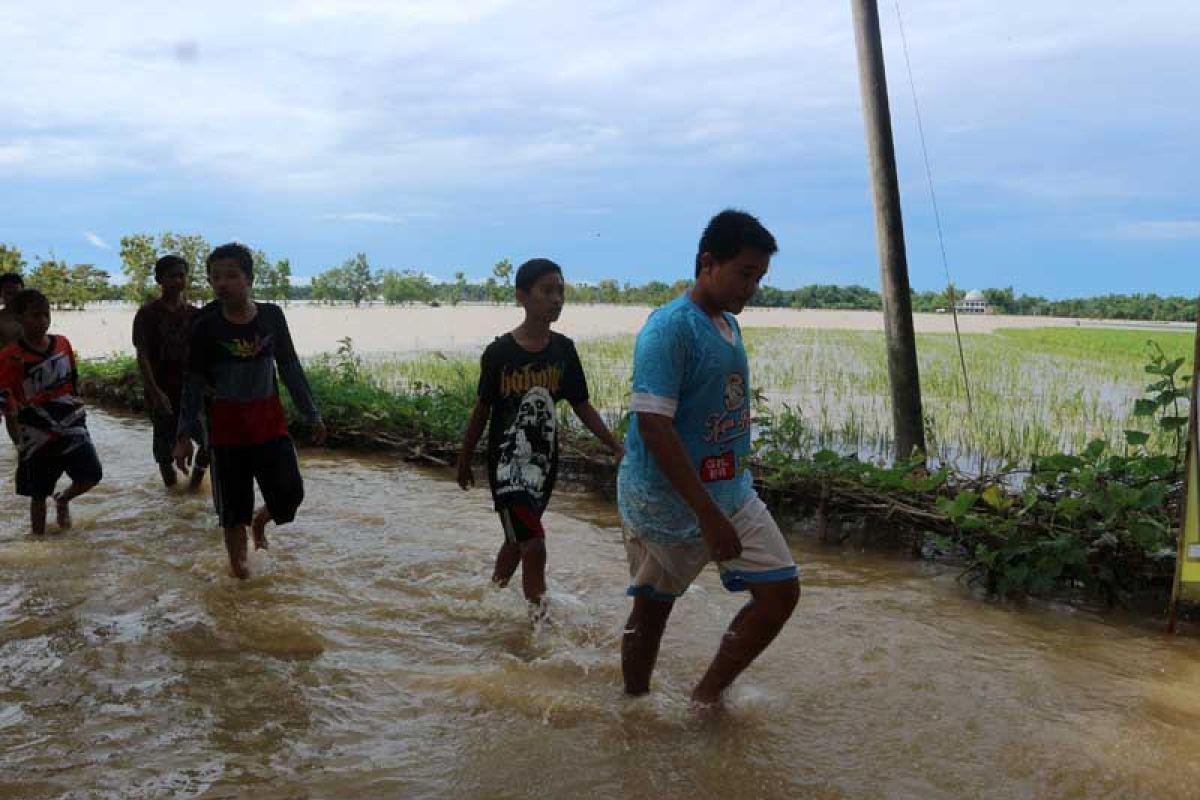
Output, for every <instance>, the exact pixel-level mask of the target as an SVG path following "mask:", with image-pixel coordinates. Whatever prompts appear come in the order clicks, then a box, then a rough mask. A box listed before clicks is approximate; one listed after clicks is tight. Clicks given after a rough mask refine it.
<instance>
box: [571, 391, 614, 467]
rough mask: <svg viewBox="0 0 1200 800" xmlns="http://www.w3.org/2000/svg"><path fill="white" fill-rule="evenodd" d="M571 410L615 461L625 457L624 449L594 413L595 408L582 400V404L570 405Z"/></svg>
mask: <svg viewBox="0 0 1200 800" xmlns="http://www.w3.org/2000/svg"><path fill="white" fill-rule="evenodd" d="M571 408H572V410H574V412H575V416H577V417H579V421H580V422H582V423H583V424H584V426H585V427H586V428H587V429H588V430H589V431H591V432H592V433H593V434H594V435H595V437H596V438H597V439H599V440H600V441H601V442H603V444H604V446H605V447H607V448H608V450H609V452H610V453H612V454H613V456H615V457H616V459H617V461H620V460H621V458H622V457H624V455H625V448H624V447H622V446H621V443H620V442H618V441H617V438H616V437H615V436H613V435H612V431H610V430H609V429H608V426H607V425H605V424H604V420H603V419H601V417H600V413H599V412H598V411H596V409H595V407H594V406H593V405H592V404H591V403H590V402H589V401H587V400H584V401H583V402H582V403H576V404H574V405H572V406H571Z"/></svg>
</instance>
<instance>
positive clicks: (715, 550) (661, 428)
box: [631, 411, 742, 561]
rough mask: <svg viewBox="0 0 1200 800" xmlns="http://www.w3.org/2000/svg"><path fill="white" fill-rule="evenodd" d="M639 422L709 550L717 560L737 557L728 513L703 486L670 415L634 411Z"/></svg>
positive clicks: (737, 541)
mask: <svg viewBox="0 0 1200 800" xmlns="http://www.w3.org/2000/svg"><path fill="white" fill-rule="evenodd" d="M631 424H633V425H637V426H638V432H639V433H640V434H641V435H642V441H644V442H645V443H646V448H647V449H648V450H649V451H650V454H651V455H652V456H654V460H655V462H656V463H657V464H658V468H659V469H660V470H662V473H663V475H665V476H666V478H667V480H668V481H670V483H671V486H672V487H674V489H675V491H676V492H678V493H679V496H680V497H682V498H683V500H684V502H686V503H687V504H688V505H689V506H691V509H692V511H693V512H694V513H695V514H696V519H697V520H698V521H699V523H700V533H701V534H702V535H703V536H704V541H705V542H706V543H707V544H708V549H709V550H710V551H712V555H713V558H714V559H715V560H717V561H727V560H729V559H731V558H737V557H738V556H739V555H741V552H742V543H741V540H740V539H738V535H737V531H736V530H735V529H734V527H733V523H732V522H730V521H729V517H727V516H725V512H724V511H722V510H721V507H720V506H718V505H717V504H716V502H714V501H713V499H712V495H710V494H709V493H708V490H707V489H705V488H704V484H703V483H701V481H700V476H699V475H697V474H696V473H695V472H694V471H693V470H692V467H691V457H690V456H689V455H688V452H687V448H685V447H684V445H683V440H682V439H681V438H679V433H678V431H676V430H675V422H674V420H673V419H671V417H668V416H664V415H662V414H650V413H647V412H645V411H639V412H637V413H636V414H634V417H633V420H632V423H631Z"/></svg>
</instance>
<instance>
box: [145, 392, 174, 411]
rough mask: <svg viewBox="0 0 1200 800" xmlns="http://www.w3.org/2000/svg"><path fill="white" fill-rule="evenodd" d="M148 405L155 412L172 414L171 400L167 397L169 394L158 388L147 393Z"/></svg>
mask: <svg viewBox="0 0 1200 800" xmlns="http://www.w3.org/2000/svg"><path fill="white" fill-rule="evenodd" d="M146 403H147V405H149V406H150V408H151V409H152V410H154V411H162V412H165V413H167V414H170V413H171V411H172V409H171V399H170V398H169V397H167V393H166V392H164V391H163V390H162V389H159V388H158V387H157V386H156V387H154V388H152V389H150V390H149V391H147V392H146Z"/></svg>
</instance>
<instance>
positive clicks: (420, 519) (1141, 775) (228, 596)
mask: <svg viewBox="0 0 1200 800" xmlns="http://www.w3.org/2000/svg"><path fill="white" fill-rule="evenodd" d="M91 426H92V430H93V432H94V435H95V438H96V442H97V446H98V448H99V450H100V453H101V456H102V458H103V460H104V464H105V469H106V478H105V482H104V483H103V484H102V485H101V486H100V488H98V489H97V490H96V491H95V492H94V493H93V494H92V495H89V496H88V497H86V498H83V499H81V500H80V501H79V502H78V503H77V504H76V512H75V515H76V520H77V527H76V529H75V530H73V531H71V532H69V533H67V534H65V535H55V536H48V537H46V538H44V539H40V540H36V539H32V538H30V537H28V536H26V535H25V529H24V519H25V506H24V504H23V503H21V502H20V501H19V500H18V498H16V497H14V496H13V494H12V481H11V475H12V471H13V457H12V452H11V449H10V448H5V450H4V453H3V454H2V455H0V475H2V476H3V477H2V478H0V797H3V798H21V799H22V800H40V798H143V797H145V798H159V797H162V798H167V797H170V798H192V797H195V798H233V797H253V798H255V800H269V799H270V798H354V799H355V800H368V799H369V798H426V797H447V798H451V797H452V798H519V797H536V798H571V800H579V799H580V798H637V799H640V798H646V800H669V799H670V798H731V797H752V798H975V797H981V798H1027V797H1038V798H1096V797H1113V798H1117V797H1120V798H1129V797H1153V798H1194V797H1196V796H1198V795H1200V766H1198V764H1200V760H1198V759H1197V758H1196V754H1197V753H1200V658H1198V657H1200V647H1198V646H1197V643H1196V642H1195V641H1194V640H1192V639H1189V638H1177V639H1170V638H1166V637H1164V636H1162V635H1161V634H1160V633H1159V632H1158V631H1157V630H1154V629H1152V628H1149V627H1146V626H1139V625H1137V624H1134V623H1132V622H1129V621H1124V620H1115V619H1113V618H1104V617H1098V616H1093V615H1090V614H1086V613H1083V612H1079V611H1072V610H1070V609H1065V608H1046V607H1041V608H1038V609H1032V610H1013V609H1010V608H1004V607H998V606H995V605H991V604H988V603H985V602H982V601H981V600H980V599H978V598H977V597H975V596H973V595H972V594H970V593H969V592H967V591H966V590H964V589H963V588H962V587H961V586H960V585H959V584H957V583H956V582H955V580H954V575H953V573H950V572H946V571H944V570H943V569H941V568H933V567H929V566H924V565H921V564H917V563H911V562H906V561H897V560H892V559H889V558H885V557H882V556H878V555H870V554H861V553H845V552H841V551H833V550H827V549H821V548H819V547H817V546H815V545H813V544H811V543H810V542H809V541H808V540H806V539H797V540H796V541H795V542H794V545H793V547H794V550H795V553H796V556H797V558H798V559H799V560H800V561H801V563H802V569H803V580H804V585H805V593H804V597H803V598H802V600H801V605H800V608H799V610H798V613H797V615H796V617H795V618H794V619H793V621H792V622H791V624H790V625H789V626H788V627H787V628H786V629H785V631H784V632H783V634H782V635H781V636H780V638H779V640H778V641H777V642H776V643H775V644H774V645H773V646H772V648H771V649H770V650H769V651H768V652H767V654H766V656H765V657H764V658H763V659H762V660H761V662H760V663H759V664H757V665H755V666H754V667H753V668H752V669H751V670H750V671H749V672H748V673H747V674H746V675H745V676H744V677H743V679H742V680H741V681H740V682H739V684H738V685H737V686H736V687H735V690H734V691H733V693H732V696H731V698H730V701H729V704H728V710H727V712H726V713H725V714H723V715H720V716H717V717H715V718H699V717H697V716H695V715H694V714H693V713H692V712H691V711H690V710H689V707H688V704H687V695H688V691H689V689H690V687H691V685H692V683H693V682H694V681H695V680H696V679H697V677H698V676H699V674H700V672H701V671H702V669H703V667H704V665H705V663H706V661H707V659H708V658H709V656H710V655H711V652H712V650H713V648H714V646H715V645H716V642H717V639H718V637H719V636H720V633H721V631H722V629H723V627H724V625H725V623H726V622H727V621H728V619H729V618H730V617H731V616H732V615H733V613H734V612H735V610H736V609H737V607H738V604H739V599H738V598H736V597H733V596H730V595H728V594H727V593H725V592H724V591H723V590H722V589H721V588H720V585H719V582H718V581H717V579H716V576H715V574H713V573H708V574H706V575H704V576H703V578H702V579H701V581H700V582H699V584H698V585H697V586H696V587H695V588H694V589H693V590H692V591H691V592H690V593H689V594H688V595H687V596H686V597H685V598H683V599H682V600H681V601H680V603H679V607H678V609H677V610H676V613H675V616H674V617H673V619H672V625H671V627H670V629H669V631H668V633H667V637H666V640H665V642H664V652H663V657H662V659H661V663H660V667H659V671H658V673H657V675H656V683H655V691H654V693H653V694H652V695H651V696H650V697H648V698H645V699H639V700H628V699H626V698H624V697H622V695H621V691H620V668H619V662H618V645H619V637H620V633H621V627H622V623H623V620H624V615H625V613H626V611H627V600H626V598H625V597H624V596H623V594H622V590H623V588H624V585H625V573H624V563H623V555H622V551H621V546H620V535H619V531H618V528H617V518H616V516H615V513H614V510H613V509H612V508H611V507H610V506H609V505H608V504H605V503H601V502H598V501H596V500H594V499H592V498H590V497H588V496H584V495H575V494H568V493H565V492H564V493H561V494H560V495H559V497H558V498H557V499H556V501H555V503H554V506H553V511H552V513H550V514H549V515H548V520H547V522H548V529H549V532H550V538H549V551H550V570H549V572H550V586H551V596H552V600H553V604H554V609H555V610H554V616H555V622H554V623H553V624H552V625H550V626H548V627H546V628H544V629H542V630H540V631H536V632H535V631H531V629H530V626H529V624H528V622H527V621H526V616H525V610H524V604H523V601H522V599H521V598H520V595H519V592H518V591H517V590H515V589H508V590H505V591H493V590H491V589H489V587H488V581H487V578H488V575H489V572H490V559H491V557H492V554H493V552H494V548H495V546H496V545H497V544H498V541H499V536H500V533H499V526H498V524H497V522H496V520H495V518H494V516H493V515H492V513H491V511H490V509H489V504H488V502H487V497H486V493H485V492H484V491H481V490H476V491H474V492H472V493H469V494H463V493H461V492H460V491H459V490H458V488H457V487H456V486H455V485H454V484H453V483H452V482H451V481H449V480H448V479H447V477H448V476H447V475H445V474H442V473H435V472H427V471H421V470H416V469H413V468H411V467H407V466H404V465H400V464H396V463H393V462H392V461H390V460H388V459H386V458H374V459H365V458H353V457H349V456H346V455H340V454H334V453H325V452H320V453H318V452H312V451H308V452H304V453H303V454H302V458H303V467H304V471H305V476H306V479H307V486H308V493H309V495H308V500H307V501H306V503H305V506H304V507H303V508H302V510H301V513H300V517H299V519H298V520H297V522H296V523H294V524H293V525H290V526H287V527H285V528H282V529H280V530H278V531H275V532H273V536H272V549H271V550H270V551H269V553H263V554H257V555H256V556H255V558H254V561H253V564H252V568H253V571H254V573H255V577H254V578H253V579H251V580H249V581H247V582H244V583H240V582H237V581H235V580H233V579H232V578H229V577H228V576H227V573H226V561H225V557H224V553H223V550H222V546H221V543H220V535H219V532H218V531H217V530H216V529H215V528H214V525H213V522H214V520H213V517H212V515H211V512H210V508H209V502H208V500H207V497H204V496H187V495H184V494H181V493H174V492H172V493H168V492H166V491H165V490H163V489H162V488H161V487H160V486H159V485H158V482H157V476H156V474H155V469H154V466H153V464H152V463H150V461H149V447H150V445H149V429H148V427H147V426H146V425H144V424H143V423H142V422H141V421H140V420H133V419H124V418H115V417H112V416H108V415H105V414H103V413H93V415H92V417H91Z"/></svg>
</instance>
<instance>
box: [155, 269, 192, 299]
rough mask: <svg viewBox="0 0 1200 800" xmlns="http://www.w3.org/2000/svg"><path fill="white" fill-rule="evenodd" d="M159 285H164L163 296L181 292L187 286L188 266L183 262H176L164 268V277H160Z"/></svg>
mask: <svg viewBox="0 0 1200 800" xmlns="http://www.w3.org/2000/svg"><path fill="white" fill-rule="evenodd" d="M158 285H159V286H161V287H162V293H163V296H175V295H178V294H180V293H181V292H182V291H183V290H184V289H186V288H187V268H186V267H184V266H183V265H182V264H176V265H175V266H173V267H170V268H169V269H166V270H164V271H163V273H162V277H160V278H159V279H158Z"/></svg>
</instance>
